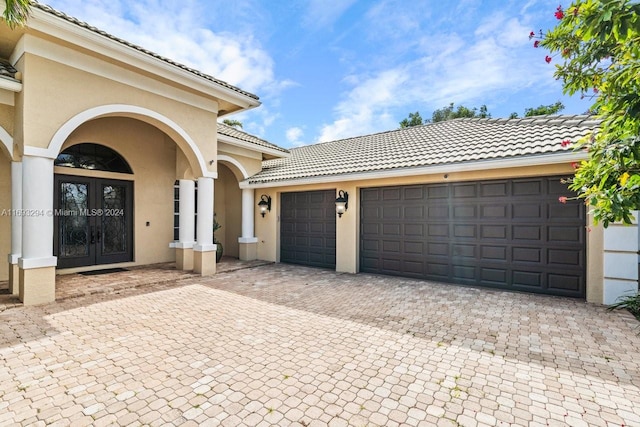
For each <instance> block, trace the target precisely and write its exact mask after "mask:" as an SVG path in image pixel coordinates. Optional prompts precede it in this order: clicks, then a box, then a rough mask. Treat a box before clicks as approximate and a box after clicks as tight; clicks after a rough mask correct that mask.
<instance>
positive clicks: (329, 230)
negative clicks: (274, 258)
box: [280, 190, 336, 268]
mask: <svg viewBox="0 0 640 427" xmlns="http://www.w3.org/2000/svg"><path fill="white" fill-rule="evenodd" d="M335 200H336V192H335V190H328V191H304V192H295V193H282V196H281V206H282V214H281V215H280V261H281V262H288V263H293V264H302V265H309V266H313V267H326V268H335V267H336V205H335Z"/></svg>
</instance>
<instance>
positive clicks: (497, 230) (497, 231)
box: [480, 224, 508, 240]
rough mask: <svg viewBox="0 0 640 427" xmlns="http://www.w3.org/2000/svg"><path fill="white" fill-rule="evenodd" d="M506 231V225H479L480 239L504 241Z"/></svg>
mask: <svg viewBox="0 0 640 427" xmlns="http://www.w3.org/2000/svg"><path fill="white" fill-rule="evenodd" d="M507 231H508V230H507V226H506V225H494V224H491V225H481V226H480V238H482V239H499V240H504V239H506V238H507Z"/></svg>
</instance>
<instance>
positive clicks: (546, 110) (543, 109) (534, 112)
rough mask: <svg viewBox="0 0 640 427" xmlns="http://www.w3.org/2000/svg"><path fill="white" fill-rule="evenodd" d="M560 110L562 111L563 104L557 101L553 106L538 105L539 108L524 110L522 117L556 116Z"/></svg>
mask: <svg viewBox="0 0 640 427" xmlns="http://www.w3.org/2000/svg"><path fill="white" fill-rule="evenodd" d="M562 110H564V104H563V103H562V102H560V101H558V102H556V103H555V104H549V105H540V106H539V107H536V108H525V109H524V116H525V117H531V116H543V115H546V114H556V113H559V112H560V111H562Z"/></svg>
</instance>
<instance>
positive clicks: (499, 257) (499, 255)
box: [480, 245, 508, 261]
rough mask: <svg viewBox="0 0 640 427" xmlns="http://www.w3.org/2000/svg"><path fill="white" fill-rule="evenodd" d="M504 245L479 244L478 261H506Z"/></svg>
mask: <svg viewBox="0 0 640 427" xmlns="http://www.w3.org/2000/svg"><path fill="white" fill-rule="evenodd" d="M507 252H508V250H507V247H506V246H488V245H481V247H480V261H507Z"/></svg>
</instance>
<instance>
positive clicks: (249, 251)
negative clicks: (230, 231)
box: [238, 237, 258, 261]
mask: <svg viewBox="0 0 640 427" xmlns="http://www.w3.org/2000/svg"><path fill="white" fill-rule="evenodd" d="M238 249H239V252H240V253H239V256H238V258H240V261H253V260H255V259H258V238H257V237H239V238H238Z"/></svg>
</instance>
